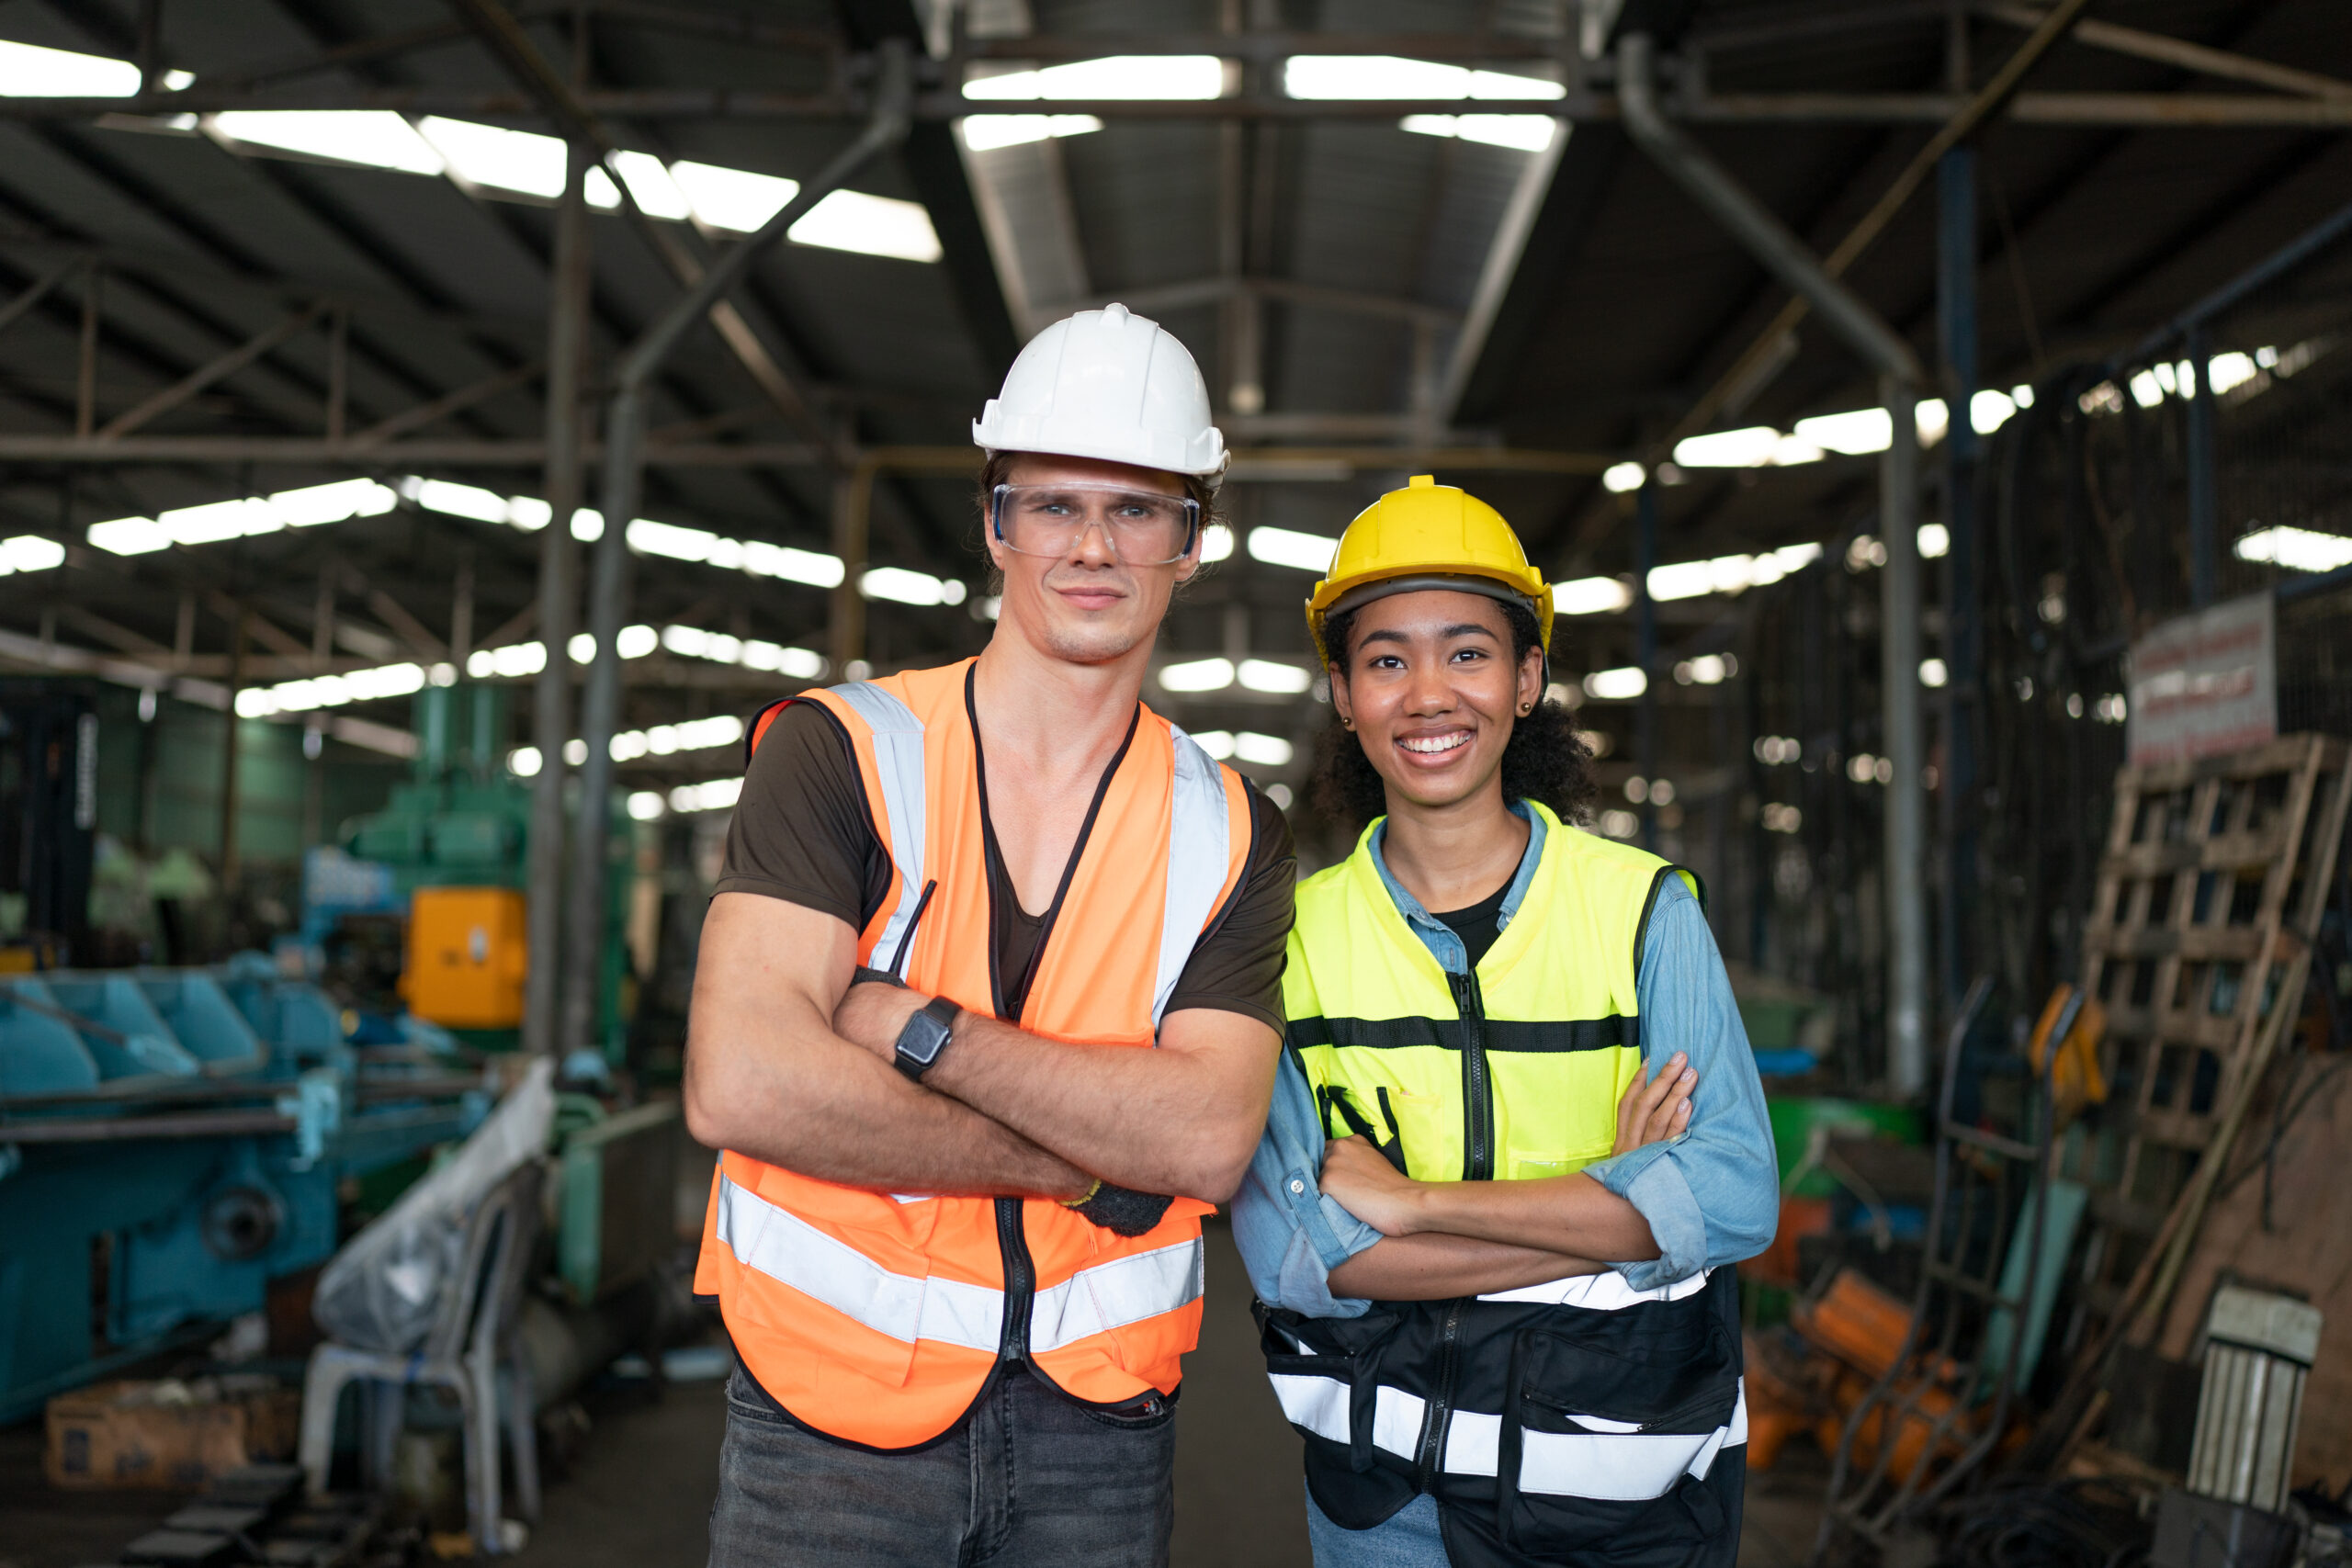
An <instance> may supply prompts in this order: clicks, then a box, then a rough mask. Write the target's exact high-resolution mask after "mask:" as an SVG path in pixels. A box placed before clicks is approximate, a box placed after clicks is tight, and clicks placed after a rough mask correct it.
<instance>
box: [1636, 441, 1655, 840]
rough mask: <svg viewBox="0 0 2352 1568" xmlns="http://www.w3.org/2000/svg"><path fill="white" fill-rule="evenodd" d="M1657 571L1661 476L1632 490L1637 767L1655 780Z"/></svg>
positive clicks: (1645, 803)
mask: <svg viewBox="0 0 2352 1568" xmlns="http://www.w3.org/2000/svg"><path fill="white" fill-rule="evenodd" d="M1656 569H1657V476H1656V475H1652V476H1651V477H1650V478H1648V479H1644V480H1643V481H1642V488H1641V489H1640V490H1638V491H1634V663H1636V664H1638V665H1640V666H1641V669H1642V694H1641V697H1640V699H1639V700H1638V701H1637V702H1636V703H1635V705H1634V766H1636V767H1638V768H1640V769H1641V771H1642V777H1643V778H1644V779H1645V780H1646V781H1650V782H1653V783H1654V782H1656V780H1657V600H1655V599H1653V598H1651V597H1650V573H1651V572H1652V571H1653V570H1656ZM1639 804H1640V806H1641V808H1642V848H1644V849H1645V850H1648V851H1650V852H1652V853H1653V854H1655V853H1656V852H1657V807H1654V806H1652V805H1651V804H1650V803H1649V796H1648V795H1647V793H1646V792H1645V793H1644V795H1643V797H1642V799H1641V801H1640V803H1639Z"/></svg>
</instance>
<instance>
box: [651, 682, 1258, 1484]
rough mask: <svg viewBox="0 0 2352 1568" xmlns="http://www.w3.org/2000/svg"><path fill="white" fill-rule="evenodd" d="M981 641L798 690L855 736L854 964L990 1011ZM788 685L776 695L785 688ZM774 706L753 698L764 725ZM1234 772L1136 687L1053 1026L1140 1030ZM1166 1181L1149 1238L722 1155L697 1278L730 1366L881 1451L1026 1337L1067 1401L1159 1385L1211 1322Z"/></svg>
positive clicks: (1240, 846)
mask: <svg viewBox="0 0 2352 1568" xmlns="http://www.w3.org/2000/svg"><path fill="white" fill-rule="evenodd" d="M971 664H972V661H971V660H965V661H964V662H963V663H960V664H955V665H950V666H948V667H947V668H944V669H940V670H918V671H908V672H906V673H904V674H899V675H893V676H888V677H886V678H884V679H882V680H879V681H872V682H852V683H850V684H848V685H842V686H835V687H832V688H831V689H830V690H827V691H821V692H811V693H809V694H806V696H805V697H804V698H802V699H799V700H805V701H813V702H817V703H820V704H821V705H823V706H824V707H825V708H826V709H827V710H828V711H829V712H831V714H832V716H834V717H835V718H836V719H837V720H838V721H839V722H840V724H841V727H842V729H843V730H845V731H846V732H847V734H848V736H849V739H850V744H851V748H852V750H854V753H855V754H856V757H857V766H858V772H859V773H860V774H861V776H862V777H863V779H864V782H865V797H866V801H867V804H868V806H869V807H871V808H872V811H873V815H874V826H875V830H876V834H877V836H878V837H879V838H880V839H881V840H882V842H883V844H884V845H885V846H886V847H887V848H888V851H889V852H890V860H891V881H890V887H889V890H888V893H887V894H886V895H885V896H884V897H883V900H882V907H881V908H880V909H879V910H877V911H876V914H875V916H874V919H872V920H871V921H870V922H869V923H868V924H867V926H866V928H865V931H862V932H861V933H859V938H858V946H857V956H858V962H859V963H861V964H870V965H873V966H875V967H877V968H883V967H888V968H892V969H895V970H896V971H897V972H898V973H899V974H900V975H901V976H903V977H904V978H905V980H906V982H907V983H908V984H909V985H910V986H912V987H915V988H916V989H917V990H920V991H923V992H926V993H928V994H931V995H933V996H945V997H952V998H955V1000H956V1003H957V1004H958V1005H959V1006H961V1007H963V1008H964V1009H965V1010H967V1011H970V1012H975V1013H982V1014H988V1015H990V1016H1001V1011H1000V1006H999V997H998V986H997V979H996V976H995V975H994V973H993V970H994V965H993V964H992V962H991V953H992V943H991V942H990V939H989V930H990V926H989V876H988V862H987V852H986V849H985V829H984V826H983V821H982V813H983V811H984V809H985V803H984V801H983V799H982V795H981V780H980V773H979V767H980V762H981V758H980V755H979V751H978V746H977V745H976V744H975V741H974V735H973V726H972V717H971V707H970V699H969V679H970V674H969V672H970V669H971ZM779 706H780V705H779ZM775 711H776V710H775V708H771V709H770V710H769V712H768V713H766V714H763V715H762V716H761V719H760V721H759V723H758V726H757V727H756V728H755V729H754V731H753V734H752V744H753V745H757V743H758V740H759V738H760V737H761V736H762V735H763V734H764V732H765V728H766V723H767V721H768V720H769V719H770V718H771V717H772V716H773V715H774V713H775ZM1249 857H1250V803H1249V799H1248V796H1247V795H1246V794H1245V792H1244V789H1243V786H1242V784H1241V781H1240V778H1239V775H1238V774H1236V773H1233V772H1232V770H1230V769H1227V768H1222V767H1220V766H1219V765H1218V764H1217V763H1216V761H1212V760H1211V759H1210V758H1209V756H1208V754H1207V753H1206V752H1204V751H1203V750H1201V748H1200V747H1199V745H1198V744H1196V743H1195V742H1194V741H1193V739H1192V738H1191V737H1189V736H1187V735H1186V734H1185V733H1184V732H1183V731H1182V730H1181V729H1179V728H1176V727H1175V726H1174V725H1172V724H1170V723H1169V722H1168V721H1167V720H1166V719H1164V718H1161V717H1160V716H1159V715H1157V714H1155V713H1153V712H1151V710H1150V709H1148V708H1140V707H1139V709H1138V712H1137V716H1136V726H1135V730H1134V732H1133V735H1132V737H1131V739H1129V740H1128V742H1127V746H1126V749H1125V752H1124V753H1123V754H1122V755H1121V756H1120V757H1119V758H1118V759H1117V760H1116V761H1115V762H1114V765H1113V768H1112V772H1111V776H1110V779H1109V781H1108V783H1107V785H1106V787H1105V788H1104V789H1103V794H1102V796H1101V799H1100V801H1099V803H1098V805H1097V806H1096V807H1095V810H1094V813H1093V815H1092V817H1091V819H1090V820H1089V821H1088V823H1087V824H1086V826H1085V827H1084V828H1083V829H1081V832H1080V842H1079V849H1078V854H1077V861H1078V863H1077V866H1076V869H1075V871H1074V873H1073V874H1071V875H1070V877H1069V886H1068V888H1067V890H1066V891H1065V892H1064V893H1063V895H1062V898H1061V904H1060V908H1059V910H1058V912H1057V914H1056V915H1055V916H1054V917H1053V919H1052V923H1051V925H1050V926H1049V927H1048V928H1047V930H1046V932H1045V934H1044V936H1043V938H1042V944H1043V945H1042V951H1041V952H1040V953H1039V955H1038V959H1037V965H1036V970H1035V980H1034V981H1033V983H1032V984H1031V986H1030V989H1029V996H1028V999H1027V1002H1026V1005H1025V1006H1024V1007H1023V1009H1022V1010H1021V1015H1020V1019H1019V1022H1020V1025H1021V1027H1022V1028H1023V1029H1024V1030H1027V1031H1029V1032H1032V1033H1035V1034H1041V1035H1044V1036H1046V1037H1047V1038H1049V1039H1054V1040H1064V1041H1069V1042H1071V1043H1081V1044H1091V1045H1102V1046H1145V1045H1149V1044H1151V1043H1153V1041H1154V1038H1155V1036H1156V1035H1157V1032H1158V1029H1159V1016H1160V1012H1161V1010H1162V1009H1164V1008H1165V1007H1166V1005H1167V1002H1168V998H1169V996H1170V993H1171V992H1172V991H1173V990H1174V988H1175V985H1176V981H1177V978H1178V976H1181V975H1182V973H1183V969H1184V964H1185V961H1186V960H1187V959H1188V958H1190V956H1191V955H1192V952H1193V946H1194V944H1195V943H1197V942H1199V940H1200V938H1201V937H1202V935H1203V934H1204V932H1205V931H1207V930H1208V929H1209V927H1210V926H1211V925H1212V924H1213V923H1215V921H1216V918H1217V916H1218V914H1219V912H1220V911H1221V910H1222V909H1223V908H1225V906H1226V904H1227V901H1228V900H1229V899H1230V897H1232V894H1233V890H1234V889H1235V887H1237V886H1238V885H1239V882H1240V879H1241V873H1242V870H1243V868H1244V867H1245V866H1246V865H1247V863H1248V862H1249ZM1213 1212H1214V1205H1212V1204H1208V1203H1204V1202H1200V1201H1196V1200H1193V1199H1189V1198H1181V1197H1180V1198H1178V1199H1177V1200H1176V1201H1174V1202H1173V1203H1171V1204H1170V1206H1169V1209H1168V1213H1167V1214H1166V1215H1165V1216H1164V1217H1163V1218H1162V1219H1161V1221H1160V1223H1159V1224H1158V1225H1157V1226H1155V1227H1154V1228H1153V1229H1151V1230H1150V1231H1148V1232H1147V1233H1145V1234H1144V1235H1139V1236H1135V1237H1126V1236H1121V1235H1116V1234H1114V1233H1113V1232H1111V1231H1108V1230H1104V1229H1103V1228H1101V1227H1099V1226H1097V1225H1095V1224H1091V1222H1089V1221H1087V1220H1085V1219H1083V1218H1081V1217H1080V1215H1079V1214H1077V1213H1074V1212H1073V1211H1072V1210H1070V1209H1069V1208H1067V1207H1065V1206H1063V1205H1062V1204H1060V1203H1058V1202H1057V1201H1054V1200H1052V1199H1050V1198H1031V1199H1026V1200H1023V1199H1018V1198H1002V1199H990V1198H967V1197H940V1196H934V1195H931V1194H926V1193H903V1192H901V1193H889V1192H872V1191H867V1190H864V1189H862V1188H855V1187H843V1186H839V1185H836V1184H835V1183H833V1182H830V1181H819V1180H816V1179H812V1178H809V1177H805V1176H797V1175H795V1174H794V1173H793V1172H791V1171H788V1170H784V1169H781V1168H778V1167H775V1166H773V1165H768V1164H765V1163H764V1162H763V1161H760V1160H756V1159H752V1158H751V1157H750V1156H745V1155H741V1154H737V1153H734V1152H732V1151H729V1152H727V1153H725V1154H723V1155H721V1156H720V1158H719V1163H718V1173H717V1175H716V1177H715V1178H714V1179H713V1181H712V1187H711V1198H710V1208H709V1213H708V1214H707V1217H706V1219H705V1220H704V1223H703V1240H702V1257H701V1261H700V1265H699V1267H698V1268H697V1269H696V1270H695V1292H696V1293H697V1294H701V1295H711V1294H716V1295H717V1296H718V1300H719V1307H720V1311H721V1312H722V1314H724V1315H725V1317H726V1320H727V1328H728V1332H729V1334H730V1335H731V1336H733V1337H734V1341H735V1348H736V1352H737V1354H738V1355H740V1356H741V1358H742V1362H743V1366H744V1369H745V1370H746V1371H749V1372H750V1373H751V1374H752V1376H753V1377H754V1378H756V1379H757V1380H758V1381H759V1383H760V1386H761V1387H762V1388H763V1389H765V1390H766V1391H767V1393H768V1394H769V1396H770V1397H771V1398H773V1399H774V1400H775V1402H776V1403H777V1404H780V1405H782V1406H783V1407H784V1409H785V1410H786V1412H787V1413H788V1414H789V1415H790V1416H792V1417H793V1419H795V1420H796V1421H797V1422H799V1423H800V1424H801V1425H803V1426H805V1427H809V1428H811V1429H813V1430H815V1431H818V1432H820V1433H822V1434H824V1435H826V1436H828V1437H831V1438H837V1439H839V1440H842V1441H844V1442H849V1443H854V1444H858V1445H860V1446H863V1447H866V1448H872V1449H881V1450H893V1449H913V1448H921V1447H922V1446H923V1445H925V1444H927V1443H931V1442H933V1441H935V1440H937V1439H938V1438H942V1437H944V1436H945V1435H946V1434H947V1433H948V1432H950V1431H952V1430H953V1429H954V1428H955V1427H956V1426H957V1425H958V1424H959V1423H960V1422H961V1421H962V1419H963V1417H964V1416H965V1414H966V1413H967V1411H969V1410H970V1409H971V1408H972V1406H973V1405H974V1404H975V1403H977V1402H978V1399H979V1397H980V1395H981V1393H983V1392H984V1391H985V1389H986V1388H987V1387H988V1384H989V1381H990V1380H991V1378H992V1377H993V1376H994V1375H995V1373H996V1371H997V1369H998V1368H999V1367H1000V1366H1001V1365H1003V1364H1004V1363H1005V1362H1007V1361H1009V1360H1011V1359H1015V1358H1025V1359H1027V1360H1028V1361H1029V1362H1030V1364H1031V1365H1032V1366H1033V1367H1034V1368H1035V1370H1036V1371H1038V1372H1039V1373H1040V1374H1042V1375H1043V1376H1045V1377H1046V1379H1048V1380H1049V1381H1051V1382H1053V1383H1054V1384H1055V1385H1056V1386H1057V1387H1058V1388H1060V1389H1061V1390H1062V1391H1063V1392H1064V1393H1068V1394H1069V1395H1071V1396H1072V1397H1073V1398H1076V1399H1079V1400H1082V1401H1084V1402H1086V1403H1088V1404H1098V1405H1112V1404H1125V1403H1126V1402H1128V1401H1130V1400H1134V1399H1137V1398H1140V1397H1142V1396H1143V1395H1144V1394H1145V1393H1147V1392H1148V1391H1151V1390H1157V1391H1159V1393H1169V1392H1170V1391H1171V1390H1173V1389H1174V1388H1175V1386H1176V1384H1177V1382H1179V1381H1180V1380H1181V1378H1182V1356H1183V1353H1184V1352H1185V1351H1187V1350H1189V1349H1191V1348H1193V1345H1194V1344H1195V1343H1197V1342H1198V1340H1199V1338H1200V1321H1201V1291H1202V1248H1201V1227H1200V1216H1201V1215H1203V1214H1205V1213H1213Z"/></svg>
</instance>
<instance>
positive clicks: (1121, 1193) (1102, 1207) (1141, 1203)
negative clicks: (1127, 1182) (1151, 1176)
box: [1063, 1181, 1175, 1235]
mask: <svg viewBox="0 0 2352 1568" xmlns="http://www.w3.org/2000/svg"><path fill="white" fill-rule="evenodd" d="M1174 1201H1175V1200H1174V1199H1173V1198H1164V1197H1162V1196H1160V1195H1159V1193H1157V1192H1133V1191H1130V1190H1127V1189H1126V1188H1125V1187H1114V1186H1112V1185H1111V1183H1109V1182H1107V1181H1098V1182H1096V1183H1095V1184H1094V1189H1093V1190H1092V1191H1091V1192H1089V1193H1087V1195H1086V1196H1085V1197H1083V1198H1080V1199H1076V1200H1072V1201H1066V1202H1065V1203H1064V1204H1063V1207H1064V1208H1068V1209H1075V1210H1076V1211H1078V1213H1080V1214H1082V1215H1084V1216H1085V1217H1086V1218H1087V1219H1088V1220H1089V1221H1091V1222H1092V1223H1093V1224H1098V1225H1101V1226H1102V1227H1103V1229H1104V1230H1106V1231H1109V1232H1111V1233H1112V1234H1113V1235H1143V1234H1144V1232H1146V1231H1148V1230H1149V1229H1151V1227H1152V1226H1154V1225H1156V1224H1159V1222H1160V1218H1161V1217H1162V1216H1163V1215H1165V1214H1166V1213H1168V1205H1169V1204H1170V1203H1172V1202H1174Z"/></svg>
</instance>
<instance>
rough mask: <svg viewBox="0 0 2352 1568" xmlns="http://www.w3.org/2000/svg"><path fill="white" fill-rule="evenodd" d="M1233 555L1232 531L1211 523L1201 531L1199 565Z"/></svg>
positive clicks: (1221, 525)
mask: <svg viewBox="0 0 2352 1568" xmlns="http://www.w3.org/2000/svg"><path fill="white" fill-rule="evenodd" d="M1232 554H1233V530H1232V529H1231V528H1228V527H1227V526H1226V525H1224V524H1222V523H1212V524H1210V525H1208V526H1207V527H1205V528H1204V529H1202V530H1201V564H1202V565H1203V566H1206V565H1207V564H1208V563H1209V562H1211V561H1220V560H1224V559H1225V558H1227V557H1229V556H1230V555H1232Z"/></svg>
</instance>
